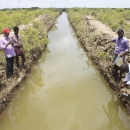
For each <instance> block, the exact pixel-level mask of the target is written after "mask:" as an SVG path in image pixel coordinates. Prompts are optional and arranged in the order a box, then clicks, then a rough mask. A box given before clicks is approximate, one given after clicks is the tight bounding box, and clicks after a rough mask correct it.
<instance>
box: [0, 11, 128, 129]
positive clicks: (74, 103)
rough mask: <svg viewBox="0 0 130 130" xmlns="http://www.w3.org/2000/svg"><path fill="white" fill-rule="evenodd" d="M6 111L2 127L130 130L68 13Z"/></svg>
mask: <svg viewBox="0 0 130 130" xmlns="http://www.w3.org/2000/svg"><path fill="white" fill-rule="evenodd" d="M48 37H49V39H50V43H49V45H48V48H47V50H46V51H45V52H44V53H43V54H42V56H41V57H40V58H39V59H38V61H37V63H35V65H34V66H33V68H32V71H31V74H30V76H29V77H28V78H27V80H26V81H25V82H24V83H23V85H22V86H21V87H20V88H19V89H18V90H17V91H16V93H15V96H13V99H12V102H11V103H10V104H9V105H8V107H7V108H6V109H5V111H4V113H3V114H2V115H1V117H3V118H2V120H1V121H0V130H129V129H130V120H129V119H128V117H127V116H126V114H125V113H124V111H123V109H122V107H121V105H120V103H119V101H118V100H117V98H116V96H114V95H115V94H114V93H113V91H112V90H111V89H109V86H108V84H107V83H106V82H105V81H104V79H103V77H102V76H100V74H99V72H98V70H97V68H96V67H95V66H94V65H93V64H92V62H91V61H90V60H89V59H88V57H87V55H86V54H85V53H84V50H83V48H82V46H81V45H80V43H79V42H78V40H77V38H76V36H75V33H74V31H73V29H72V28H71V26H70V24H69V21H68V19H67V15H66V13H63V14H62V15H61V16H60V17H58V19H57V22H56V24H55V25H54V26H53V28H52V29H51V30H50V32H49V34H48Z"/></svg>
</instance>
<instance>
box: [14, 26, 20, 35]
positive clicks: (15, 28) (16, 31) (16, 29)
mask: <svg viewBox="0 0 130 130" xmlns="http://www.w3.org/2000/svg"><path fill="white" fill-rule="evenodd" d="M13 30H14V33H15V34H16V35H17V34H18V33H19V27H18V26H15V27H14V28H13Z"/></svg>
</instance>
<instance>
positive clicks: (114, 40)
mask: <svg viewBox="0 0 130 130" xmlns="http://www.w3.org/2000/svg"><path fill="white" fill-rule="evenodd" d="M110 42H116V38H114V39H112V40H109V41H108V42H107V43H110Z"/></svg>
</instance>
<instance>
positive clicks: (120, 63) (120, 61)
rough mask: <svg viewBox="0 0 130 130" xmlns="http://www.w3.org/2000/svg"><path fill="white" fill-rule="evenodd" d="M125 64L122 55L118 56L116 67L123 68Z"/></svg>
mask: <svg viewBox="0 0 130 130" xmlns="http://www.w3.org/2000/svg"><path fill="white" fill-rule="evenodd" d="M122 64H123V57H120V55H118V57H117V58H116V65H118V66H121V65H122Z"/></svg>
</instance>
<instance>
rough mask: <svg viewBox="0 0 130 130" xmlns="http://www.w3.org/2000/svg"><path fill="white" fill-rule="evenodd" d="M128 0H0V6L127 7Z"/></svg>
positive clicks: (129, 1)
mask: <svg viewBox="0 0 130 130" xmlns="http://www.w3.org/2000/svg"><path fill="white" fill-rule="evenodd" d="M129 5H130V0H125V1H123V0H11V1H9V0H0V8H1V9H2V8H29V7H42V8H47V7H58V8H59V7H61V8H62V7H112V8H113V7H115V8H117V7H122V8H129Z"/></svg>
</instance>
